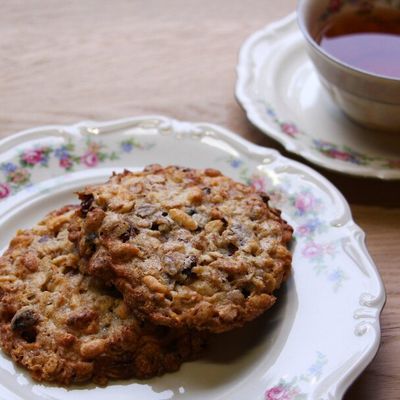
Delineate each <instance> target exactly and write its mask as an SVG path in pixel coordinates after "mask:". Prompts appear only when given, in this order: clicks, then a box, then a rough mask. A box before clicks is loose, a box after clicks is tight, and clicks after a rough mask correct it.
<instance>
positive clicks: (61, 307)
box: [0, 207, 203, 385]
mask: <svg viewBox="0 0 400 400" xmlns="http://www.w3.org/2000/svg"><path fill="white" fill-rule="evenodd" d="M74 214H75V208H74V207H65V208H63V209H61V210H59V211H57V212H53V213H51V214H50V215H48V216H47V217H46V218H45V219H44V220H43V221H42V222H40V223H39V224H38V225H36V226H35V227H34V228H32V229H29V230H21V231H19V232H18V233H17V235H16V236H15V237H14V239H13V240H12V241H11V243H10V247H9V248H8V250H7V251H6V252H5V254H4V255H3V256H2V257H1V258H0V343H1V346H2V348H3V350H4V351H5V353H7V354H8V355H10V356H11V358H12V359H13V360H14V361H15V362H17V363H18V364H20V365H22V366H23V367H25V368H26V369H27V370H28V371H29V372H30V374H31V375H32V377H33V378H34V379H36V380H38V381H46V382H56V383H60V384H63V385H69V384H72V383H78V382H84V381H89V380H93V381H94V382H96V383H98V384H105V383H106V382H107V380H108V379H109V378H112V379H126V378H131V377H137V378H149V377H152V376H155V375H160V374H162V373H164V372H170V371H175V370H177V369H178V368H179V366H180V365H181V363H182V362H183V361H185V360H190V359H192V358H194V357H195V356H196V355H197V354H198V353H199V351H200V350H201V348H202V346H203V338H202V336H200V335H199V334H198V333H196V332H186V331H173V330H171V329H169V328H166V327H160V326H154V325H152V324H150V323H145V322H143V321H140V320H138V319H136V318H135V317H134V316H133V315H131V313H130V312H129V309H128V307H127V306H126V305H125V303H124V302H123V300H122V298H121V295H120V293H119V292H118V291H116V290H115V288H113V287H110V286H106V285H105V284H104V283H102V282H101V281H99V280H98V279H96V278H93V277H85V276H83V275H81V274H80V273H79V270H78V269H77V266H78V255H77V254H76V253H75V252H74V246H73V244H72V243H71V242H70V241H69V240H68V231H67V225H68V224H69V223H70V221H71V218H72V217H73V216H74Z"/></svg>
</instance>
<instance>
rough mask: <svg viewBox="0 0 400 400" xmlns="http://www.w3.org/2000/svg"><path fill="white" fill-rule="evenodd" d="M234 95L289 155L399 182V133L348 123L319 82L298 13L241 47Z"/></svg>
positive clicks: (323, 165)
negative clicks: (373, 129) (299, 25)
mask: <svg viewBox="0 0 400 400" xmlns="http://www.w3.org/2000/svg"><path fill="white" fill-rule="evenodd" d="M237 73H238V80H237V85H236V97H237V99H238V101H239V102H240V103H241V105H242V106H243V108H244V109H245V111H246V113H247V117H248V118H249V120H250V121H251V122H252V123H253V124H254V125H256V126H257V127H258V128H259V129H261V130H262V131H263V132H264V133H265V134H266V135H268V136H270V137H272V138H274V139H275V140H277V141H279V142H280V143H281V144H282V145H284V146H285V148H286V149H287V150H288V151H291V152H293V153H296V154H299V155H301V156H303V157H304V158H305V159H307V160H308V161H311V162H313V163H315V164H317V165H320V166H322V167H325V168H328V169H331V170H335V171H338V172H342V173H346V174H351V175H359V176H365V177H376V178H381V179H400V132H399V133H398V134H394V133H384V132H378V131H368V130H366V129H365V128H362V127H359V126H358V125H356V124H355V123H353V122H352V121H350V120H349V119H348V118H347V117H346V116H345V115H344V114H343V113H342V112H341V111H340V110H339V109H338V108H337V106H336V105H335V104H334V103H333V101H332V100H331V98H330V97H329V95H328V94H327V93H326V92H325V89H324V88H323V87H322V85H321V84H320V82H319V79H318V76H317V72H316V70H315V68H314V66H313V64H312V62H311V60H310V59H309V57H308V55H307V53H306V47H305V39H304V38H303V35H302V33H301V32H300V30H299V28H298V27H297V21H296V15H295V14H292V15H290V16H289V17H287V18H285V19H283V20H281V21H278V22H275V23H273V24H271V25H268V26H267V27H265V28H264V29H262V30H260V31H258V32H256V33H254V34H253V35H252V36H250V37H249V39H247V41H246V42H245V43H244V44H243V46H242V49H241V51H240V57H239V64H238V67H237Z"/></svg>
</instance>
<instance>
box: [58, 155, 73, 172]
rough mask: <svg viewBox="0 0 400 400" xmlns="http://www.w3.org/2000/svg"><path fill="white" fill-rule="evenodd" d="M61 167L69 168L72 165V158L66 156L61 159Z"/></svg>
mask: <svg viewBox="0 0 400 400" xmlns="http://www.w3.org/2000/svg"><path fill="white" fill-rule="evenodd" d="M60 167H62V168H65V169H68V168H71V167H72V161H71V159H70V158H68V157H65V158H61V159H60Z"/></svg>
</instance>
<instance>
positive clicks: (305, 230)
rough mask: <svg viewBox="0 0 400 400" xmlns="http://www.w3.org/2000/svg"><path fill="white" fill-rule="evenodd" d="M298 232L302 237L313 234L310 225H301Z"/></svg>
mask: <svg viewBox="0 0 400 400" xmlns="http://www.w3.org/2000/svg"><path fill="white" fill-rule="evenodd" d="M296 232H297V234H298V235H300V236H307V235H309V234H310V233H311V228H310V226H308V225H301V226H299V227H298V228H297V229H296Z"/></svg>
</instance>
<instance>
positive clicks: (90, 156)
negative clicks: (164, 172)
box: [0, 138, 154, 201]
mask: <svg viewBox="0 0 400 400" xmlns="http://www.w3.org/2000/svg"><path fill="white" fill-rule="evenodd" d="M153 147H154V143H146V144H143V143H141V142H140V141H138V140H137V139H135V138H129V139H126V140H123V141H121V142H119V143H118V144H117V147H116V149H112V148H110V147H109V146H107V145H106V144H104V143H102V142H101V141H97V140H94V139H92V138H88V139H87V140H86V141H85V143H84V146H82V148H83V150H81V149H80V146H79V148H78V146H77V145H76V144H75V143H74V142H73V141H71V140H69V141H67V142H66V143H65V144H62V145H61V146H48V145H47V146H34V147H32V148H28V149H25V150H23V151H22V152H20V153H19V155H18V157H17V158H16V159H14V160H12V161H8V162H5V163H2V164H0V171H2V172H3V174H4V176H5V182H1V181H0V201H1V200H2V199H5V198H6V197H8V196H9V195H10V194H12V193H16V192H18V191H19V190H21V189H23V188H25V187H28V186H29V185H31V184H32V182H31V178H32V173H33V172H34V170H35V169H37V168H49V163H50V162H51V161H52V159H54V160H56V161H57V166H56V168H60V169H61V170H64V171H68V172H70V171H73V170H74V168H76V167H79V168H80V169H85V168H94V167H97V166H98V165H99V164H101V163H104V162H106V161H114V160H118V159H119V158H120V153H121V152H124V153H131V152H132V151H133V150H134V149H138V150H150V149H151V148H153ZM53 168H54V166H53Z"/></svg>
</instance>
